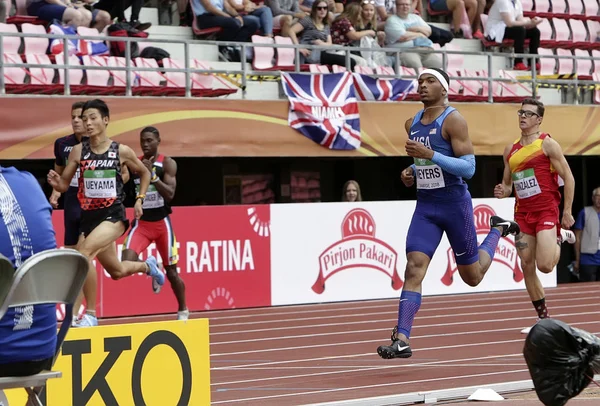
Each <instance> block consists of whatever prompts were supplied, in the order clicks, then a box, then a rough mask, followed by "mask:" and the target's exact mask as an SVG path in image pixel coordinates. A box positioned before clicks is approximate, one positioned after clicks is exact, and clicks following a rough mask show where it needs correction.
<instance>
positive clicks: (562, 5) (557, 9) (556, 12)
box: [552, 0, 568, 18]
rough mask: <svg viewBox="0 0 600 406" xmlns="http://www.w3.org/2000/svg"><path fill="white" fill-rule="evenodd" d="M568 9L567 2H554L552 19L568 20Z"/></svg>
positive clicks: (553, 0) (559, 0) (563, 0)
mask: <svg viewBox="0 0 600 406" xmlns="http://www.w3.org/2000/svg"><path fill="white" fill-rule="evenodd" d="M567 8H568V5H567V2H566V0H552V17H555V18H556V17H559V18H568V17H567V14H568V13H567Z"/></svg>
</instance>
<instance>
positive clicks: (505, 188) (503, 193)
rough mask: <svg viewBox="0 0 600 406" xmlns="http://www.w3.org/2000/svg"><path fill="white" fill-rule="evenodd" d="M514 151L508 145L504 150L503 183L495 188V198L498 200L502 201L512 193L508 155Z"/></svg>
mask: <svg viewBox="0 0 600 406" xmlns="http://www.w3.org/2000/svg"><path fill="white" fill-rule="evenodd" d="M511 149H512V145H507V146H506V147H505V148H504V153H503V154H502V156H503V160H504V173H503V174H502V183H499V184H497V185H496V187H495V188H494V197H497V198H498V199H502V198H505V197H509V196H510V195H511V193H512V187H513V182H512V176H511V173H510V166H509V165H508V154H510V150H511Z"/></svg>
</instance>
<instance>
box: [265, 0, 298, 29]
mask: <svg viewBox="0 0 600 406" xmlns="http://www.w3.org/2000/svg"><path fill="white" fill-rule="evenodd" d="M265 5H266V6H267V7H269V8H270V9H271V12H272V13H273V28H275V29H280V30H281V35H282V36H284V37H287V36H288V32H289V30H290V27H291V26H292V25H294V24H295V23H297V22H298V20H299V19H301V18H304V17H306V16H307V15H308V13H305V12H304V11H301V10H300V5H299V4H298V0H265Z"/></svg>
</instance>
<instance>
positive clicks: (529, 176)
mask: <svg viewBox="0 0 600 406" xmlns="http://www.w3.org/2000/svg"><path fill="white" fill-rule="evenodd" d="M512 179H513V183H514V184H515V191H516V192H517V196H518V197H519V199H526V198H528V197H531V196H535V195H539V194H540V193H542V189H541V188H540V185H539V183H538V180H537V178H536V177H535V170H534V169H533V168H529V169H525V170H524V171H520V172H515V173H513V174H512Z"/></svg>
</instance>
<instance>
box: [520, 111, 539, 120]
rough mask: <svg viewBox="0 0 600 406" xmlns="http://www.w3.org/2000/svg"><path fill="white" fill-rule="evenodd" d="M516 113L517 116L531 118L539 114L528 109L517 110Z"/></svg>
mask: <svg viewBox="0 0 600 406" xmlns="http://www.w3.org/2000/svg"><path fill="white" fill-rule="evenodd" d="M517 115H518V116H519V117H527V118H531V117H533V116H539V114H537V113H534V112H533V111H529V110H519V111H517Z"/></svg>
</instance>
